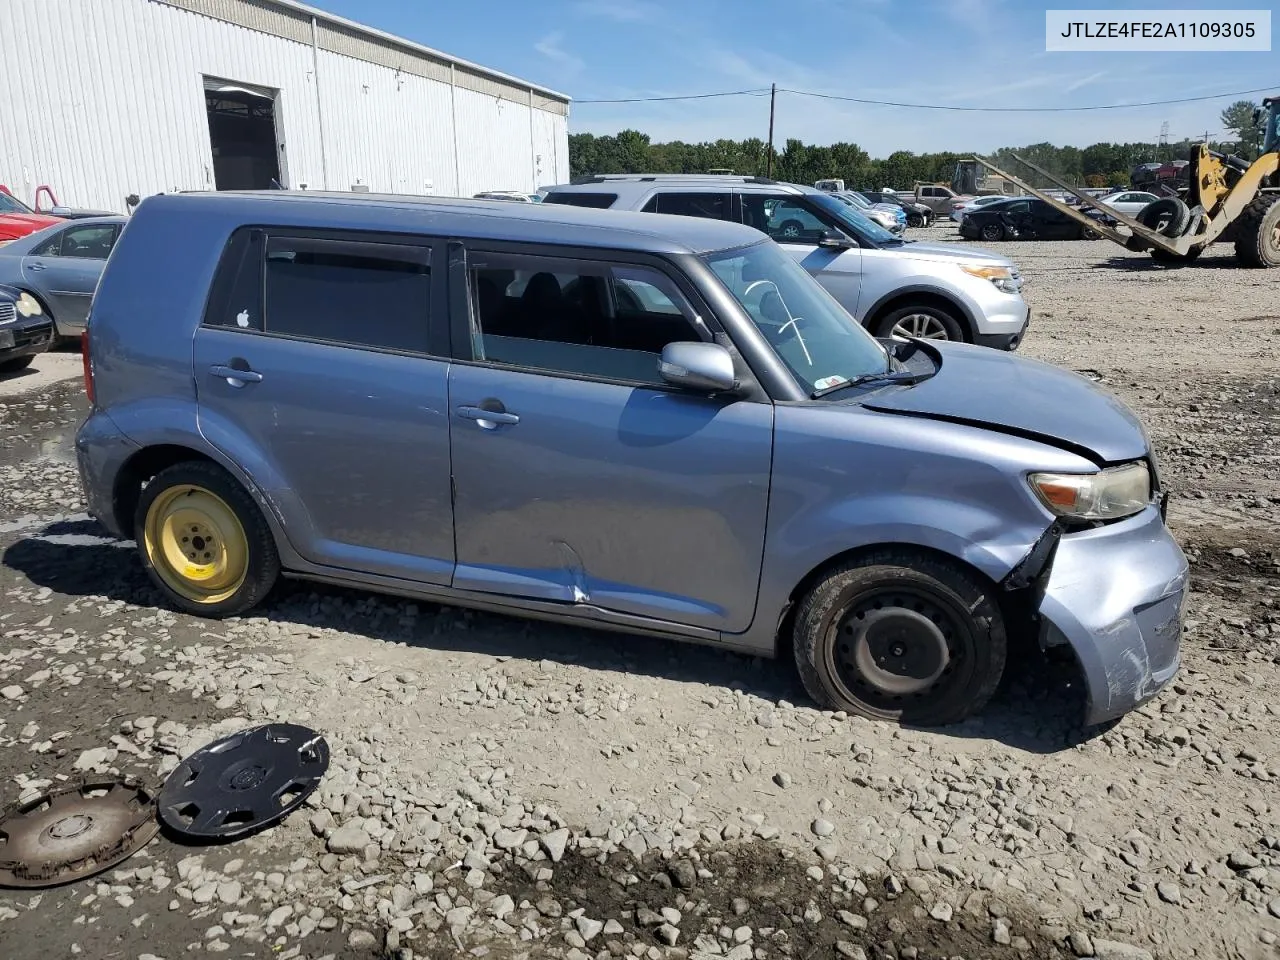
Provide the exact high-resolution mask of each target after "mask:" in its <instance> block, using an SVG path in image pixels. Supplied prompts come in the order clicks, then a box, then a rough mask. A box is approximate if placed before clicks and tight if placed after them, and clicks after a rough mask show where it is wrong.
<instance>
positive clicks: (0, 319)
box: [0, 300, 18, 323]
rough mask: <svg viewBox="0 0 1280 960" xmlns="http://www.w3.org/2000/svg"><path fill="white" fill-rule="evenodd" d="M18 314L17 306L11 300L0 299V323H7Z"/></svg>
mask: <svg viewBox="0 0 1280 960" xmlns="http://www.w3.org/2000/svg"><path fill="white" fill-rule="evenodd" d="M17 316H18V308H17V307H15V306H14V305H13V301H12V300H0V323H9V322H10V321H12V320H14V319H16V318H17Z"/></svg>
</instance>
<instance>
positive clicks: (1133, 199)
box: [1089, 190, 1160, 217]
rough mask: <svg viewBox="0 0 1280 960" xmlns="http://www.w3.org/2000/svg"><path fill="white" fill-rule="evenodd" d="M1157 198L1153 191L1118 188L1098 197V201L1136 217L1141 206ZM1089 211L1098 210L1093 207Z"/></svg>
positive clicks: (1094, 211) (1095, 211)
mask: <svg viewBox="0 0 1280 960" xmlns="http://www.w3.org/2000/svg"><path fill="white" fill-rule="evenodd" d="M1159 199H1160V198H1159V197H1157V196H1156V195H1155V194H1154V193H1146V192H1144V191H1141V190H1119V191H1117V192H1115V193H1112V194H1109V195H1107V196H1105V197H1102V198H1100V199H1099V200H1098V202H1099V203H1103V204H1106V205H1107V206H1108V207H1110V208H1111V209H1113V210H1118V211H1120V212H1121V213H1123V214H1126V215H1128V216H1130V217H1136V216H1137V215H1138V214H1139V213H1140V212H1141V211H1142V208H1143V207H1145V206H1146V205H1147V204H1149V203H1155V202H1156V201H1157V200H1159ZM1089 212H1090V213H1098V212H1099V211H1098V210H1096V209H1094V210H1090V211H1089Z"/></svg>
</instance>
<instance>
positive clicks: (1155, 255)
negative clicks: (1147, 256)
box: [1151, 247, 1204, 267]
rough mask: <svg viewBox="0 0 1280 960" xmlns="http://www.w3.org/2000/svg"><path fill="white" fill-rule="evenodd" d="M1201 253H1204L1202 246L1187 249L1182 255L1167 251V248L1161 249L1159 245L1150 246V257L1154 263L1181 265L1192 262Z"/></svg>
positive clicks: (1172, 265)
mask: <svg viewBox="0 0 1280 960" xmlns="http://www.w3.org/2000/svg"><path fill="white" fill-rule="evenodd" d="M1202 253H1204V247H1196V248H1194V249H1192V250H1188V251H1187V252H1186V253H1184V254H1183V255H1182V256H1178V255H1177V254H1176V253H1169V251H1167V250H1161V249H1160V248H1159V247H1152V248H1151V259H1152V260H1154V261H1155V262H1156V263H1164V264H1168V265H1169V266H1171V267H1183V266H1186V265H1187V264H1188V263H1194V262H1195V261H1196V260H1198V259H1199V258H1200V254H1202Z"/></svg>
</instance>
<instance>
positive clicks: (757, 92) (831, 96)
mask: <svg viewBox="0 0 1280 960" xmlns="http://www.w3.org/2000/svg"><path fill="white" fill-rule="evenodd" d="M1277 86H1280V84H1273V85H1271V86H1267V87H1257V88H1255V89H1253V90H1236V91H1233V92H1230V93H1214V94H1209V95H1207V96H1203V97H1178V98H1176V99H1173V100H1146V101H1143V102H1141V103H1101V104H1090V105H1088V106H1082V107H961V106H954V105H951V104H941V103H909V102H905V101H900V100H871V99H868V98H865V97H848V96H842V95H840V94H835V93H818V92H816V91H813V90H792V89H789V88H786V87H779V88H778V93H791V94H795V95H796V96H799V97H815V98H817V99H820V100H839V101H842V102H844V103H862V104H867V105H870V106H876V107H906V108H909V109H912V110H949V111H952V112H957V113H1080V112H1085V111H1091V110H1130V109H1136V108H1139V107H1164V106H1169V105H1171V104H1177V103H1200V102H1202V101H1205V100H1222V99H1225V98H1226V97H1243V96H1246V95H1248V94H1252V93H1266V92H1268V91H1271V90H1274V89H1275V88H1276V87H1277ZM769 92H770V91H769V88H768V87H763V88H756V89H753V90H726V91H723V92H718V93H690V94H684V95H681V96H670V97H622V98H618V99H607V100H574V101H573V102H574V103H575V104H578V103H659V102H671V101H674V100H710V99H712V98H716V97H763V96H767V95H768V94H769Z"/></svg>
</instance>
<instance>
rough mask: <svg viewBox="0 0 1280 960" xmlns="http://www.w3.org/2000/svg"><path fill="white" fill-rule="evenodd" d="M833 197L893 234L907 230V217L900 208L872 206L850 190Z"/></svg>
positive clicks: (833, 194) (883, 205) (883, 204)
mask: <svg viewBox="0 0 1280 960" xmlns="http://www.w3.org/2000/svg"><path fill="white" fill-rule="evenodd" d="M831 195H832V196H833V197H837V198H839V199H840V200H842V201H844V202H845V203H847V204H849V206H851V207H854V208H855V209H857V210H859V211H861V212H862V215H863V216H865V217H867V218H868V219H869V220H872V221H873V222H875V223H878V224H880V226H882V227H884V228H885V229H886V230H888V231H889V232H890V233H892V234H895V235H897V234H901V233H902V232H903V231H904V230H906V229H907V215H906V213H905V212H904V211H903V210H902V209H901V208H900V207H892V206H890V205H889V204H887V203H881V204H872V203H869V202H868V201H867V199H866V198H865V197H863V196H862V194H860V193H853V192H850V191H848V190H842V191H840V192H839V193H832V194H831Z"/></svg>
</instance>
